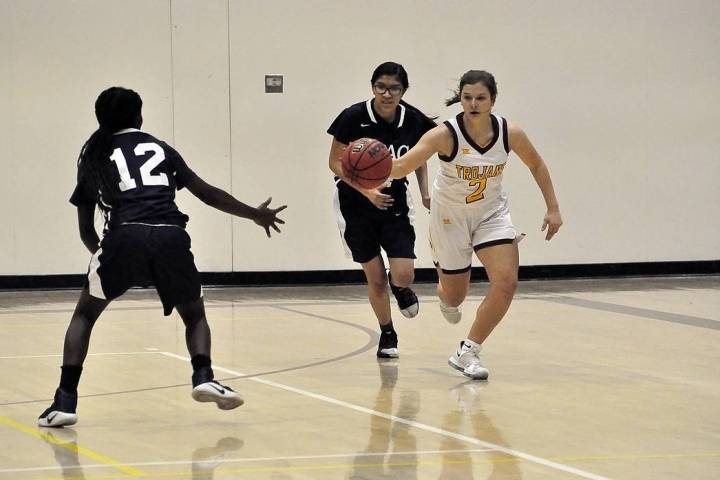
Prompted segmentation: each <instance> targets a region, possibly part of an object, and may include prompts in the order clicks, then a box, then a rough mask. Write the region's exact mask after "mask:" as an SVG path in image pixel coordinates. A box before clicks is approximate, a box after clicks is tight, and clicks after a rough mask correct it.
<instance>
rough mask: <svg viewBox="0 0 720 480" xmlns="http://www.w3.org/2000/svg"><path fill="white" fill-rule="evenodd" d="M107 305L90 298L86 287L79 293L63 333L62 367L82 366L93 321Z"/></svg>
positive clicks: (106, 302)
mask: <svg viewBox="0 0 720 480" xmlns="http://www.w3.org/2000/svg"><path fill="white" fill-rule="evenodd" d="M109 303H110V301H109V300H103V299H100V298H95V297H93V296H91V295H90V292H88V289H87V287H85V288H84V289H83V290H82V292H80V298H79V299H78V303H77V306H76V307H75V312H74V313H73V316H72V318H71V319H70V325H68V328H67V331H66V332H65V346H64V348H63V365H75V366H78V367H81V366H82V365H83V363H84V362H85V357H86V356H87V352H88V347H89V345H90V334H91V333H92V329H93V327H94V326H95V321H96V320H97V319H98V317H99V316H100V314H101V313H102V312H103V310H105V307H107V306H108V304H109Z"/></svg>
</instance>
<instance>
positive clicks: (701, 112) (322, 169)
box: [0, 0, 720, 275]
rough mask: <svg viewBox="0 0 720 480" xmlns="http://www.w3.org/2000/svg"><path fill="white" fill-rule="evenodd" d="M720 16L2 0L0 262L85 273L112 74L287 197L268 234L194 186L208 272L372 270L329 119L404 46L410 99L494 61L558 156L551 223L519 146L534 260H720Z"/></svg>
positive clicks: (501, 100) (196, 229) (503, 106)
mask: <svg viewBox="0 0 720 480" xmlns="http://www.w3.org/2000/svg"><path fill="white" fill-rule="evenodd" d="M718 21H720V4H718V3H717V2H715V1H711V0H706V1H701V0H696V1H688V2H675V1H649V0H643V1H633V2H621V1H601V2H593V1H584V0H583V1H570V0H567V1H562V0H557V1H552V2H531V1H529V0H525V1H513V2H489V1H477V0H473V1H470V0H467V1H459V0H458V1H451V2H441V1H429V0H427V1H410V0H401V1H394V2H388V1H365V2H349V1H319V0H316V1H304V2H296V1H292V0H276V1H261V0H230V1H227V0H206V1H202V2H201V1H197V0H172V1H169V0H165V1H160V0H152V1H148V0H135V1H125V2H121V3H117V2H111V1H104V0H103V1H99V0H96V1H93V0H85V1H70V0H0V73H1V75H0V112H2V113H0V132H2V133H0V165H2V167H3V168H2V171H3V173H4V175H2V176H1V177H0V202H1V203H0V215H1V216H2V219H3V224H4V225H5V228H4V229H3V230H2V231H0V251H2V252H3V255H1V256H0V275H16V274H50V273H79V272H82V271H84V269H85V266H86V264H87V260H88V255H87V253H86V252H85V251H84V249H83V247H82V244H81V243H80V240H79V238H78V235H77V232H76V224H75V222H76V220H75V213H74V210H73V208H72V207H71V205H70V204H68V203H67V198H68V196H69V194H70V192H71V191H72V188H73V182H74V176H75V159H76V157H77V153H78V151H79V148H80V146H81V145H82V143H83V142H84V140H85V139H86V138H87V136H88V135H89V134H90V133H91V132H92V130H93V129H94V128H95V120H94V116H93V112H92V105H93V101H94V99H95V97H96V96H97V94H98V93H99V92H100V91H101V90H102V89H103V88H105V87H107V86H110V85H123V86H127V87H131V88H134V89H136V90H137V91H138V92H140V94H141V95H142V96H143V99H144V102H145V108H144V116H145V126H144V128H145V130H147V131H149V132H151V133H154V134H155V135H157V136H158V137H160V138H163V139H165V140H167V141H168V142H171V143H173V144H174V145H175V146H176V147H177V148H178V149H179V150H180V152H181V153H182V154H183V155H184V157H185V158H186V160H187V161H188V163H189V164H190V165H191V166H192V167H193V168H194V169H195V170H196V172H197V173H198V174H200V175H201V176H202V177H203V178H205V179H206V180H208V181H210V182H211V183H214V184H215V185H217V186H219V187H221V188H225V189H227V190H229V191H232V193H233V194H235V195H236V196H237V197H238V198H240V199H241V200H244V201H247V202H248V203H253V204H256V203H259V202H260V201H262V200H264V199H265V198H266V197H267V196H270V195H272V196H273V199H274V203H277V202H281V203H287V204H288V205H289V208H288V210H287V212H286V213H285V214H284V217H285V219H286V220H287V225H286V226H285V228H284V232H283V234H282V235H280V236H277V237H274V238H273V239H271V240H267V239H266V238H265V234H264V232H263V231H262V230H260V229H259V228H257V227H255V226H254V225H253V224H251V223H250V222H248V221H244V220H237V219H230V218H229V217H228V216H227V215H224V214H222V213H220V212H216V211H213V210H212V209H210V208H208V207H206V206H204V205H202V204H201V203H200V202H199V201H198V200H197V199H194V198H193V197H192V196H191V195H190V194H189V193H186V192H181V193H180V194H179V195H178V203H179V204H180V206H181V208H182V209H183V210H184V211H186V212H187V213H188V214H189V215H190V217H191V222H190V227H189V230H190V233H191V235H192V237H193V250H194V252H195V256H196V259H197V261H198V266H199V267H200V268H201V269H202V270H206V271H230V270H238V271H243V270H271V271H272V270H314V269H346V268H355V267H354V265H353V264H352V263H351V262H350V261H349V260H347V259H345V258H344V256H343V252H342V248H341V245H340V241H339V234H338V231H337V228H336V226H335V220H334V216H333V211H332V194H333V188H334V186H333V182H332V177H331V174H330V172H329V170H328V169H327V153H328V150H329V145H330V137H329V136H328V135H327V134H326V133H325V130H326V129H327V127H328V125H329V123H330V122H331V121H332V120H333V118H334V117H335V115H337V113H339V111H340V110H341V109H342V108H344V107H345V106H347V105H349V104H351V103H354V102H356V101H360V100H363V99H365V98H367V97H368V96H369V95H370V89H369V77H370V74H371V72H372V69H373V68H374V67H375V66H376V65H377V64H378V63H380V62H382V61H385V60H389V59H392V60H397V61H400V62H401V63H403V64H404V65H405V66H406V68H407V69H408V71H409V74H410V84H411V88H410V91H409V92H408V93H407V95H406V97H405V98H406V100H408V101H409V102H410V103H413V104H415V105H417V106H418V107H420V108H422V109H423V110H425V111H426V112H427V113H429V114H433V115H439V116H440V117H441V119H442V118H446V117H448V116H450V115H452V114H453V113H454V112H456V111H457V109H458V107H457V106H456V107H453V108H445V107H444V106H443V104H442V101H443V99H444V98H445V97H446V96H448V94H449V92H450V89H452V88H453V87H454V85H455V84H456V82H457V79H458V78H459V76H460V75H461V74H462V73H463V72H464V71H465V70H468V69H470V68H485V69H488V70H490V71H492V72H493V73H495V75H496V77H497V79H498V83H499V90H500V94H499V97H498V102H497V104H496V111H497V112H498V113H500V114H502V115H506V116H507V117H508V118H509V119H510V120H511V121H514V122H516V123H518V124H520V125H521V126H522V127H523V128H524V129H525V130H526V131H527V132H528V134H529V135H530V137H531V138H532V139H533V141H534V143H535V144H536V146H537V147H538V149H539V150H540V152H541V153H542V154H543V155H544V157H545V158H546V160H547V161H548V163H549V165H550V168H551V172H552V174H553V178H554V181H555V184H556V188H557V191H558V196H559V198H560V201H561V206H562V211H563V215H564V217H565V221H566V225H565V227H564V228H563V230H562V231H561V234H560V235H559V236H558V237H557V239H556V240H553V242H551V243H550V244H547V243H545V242H544V241H543V240H542V235H541V233H540V232H539V226H540V223H541V221H542V215H543V212H544V205H543V202H542V199H541V196H540V193H539V191H538V190H537V187H536V186H535V184H534V182H533V181H532V178H531V177H530V175H529V173H528V172H527V169H526V168H525V167H524V166H523V165H522V164H521V162H519V161H518V159H517V158H516V157H512V158H511V163H510V165H509V168H508V169H506V188H507V190H508V192H509V194H510V198H511V208H512V211H513V218H514V220H515V223H516V225H517V226H518V227H519V228H520V229H521V230H523V231H525V232H528V234H529V235H528V238H527V239H526V240H525V242H523V244H522V249H521V250H522V253H521V255H522V263H523V264H524V265H539V264H564V263H570V264H572V263H596V262H597V263H605V262H635V261H637V262H642V261H673V260H711V259H717V258H720V242H718V241H717V237H718V234H720V220H718V215H717V214H714V213H713V210H714V208H715V207H716V206H717V205H718V204H720V189H718V187H717V181H718V179H720V158H719V157H720V154H719V153H718V148H717V147H718V145H720V133H718V129H717V127H716V125H717V124H718V123H719V121H720V113H719V112H718V109H717V105H718V92H720V81H719V80H718V78H720V57H718V55H717V54H716V53H715V48H716V46H717V45H718V44H720V33H719V32H718V29H717V28H716V25H717V24H718ZM267 73H281V74H284V75H285V81H286V85H285V93H283V94H265V93H263V81H264V75H265V74H267ZM436 162H437V160H432V161H431V164H430V166H431V171H434V169H435V168H436V165H437V164H436ZM411 182H412V183H413V184H414V182H415V181H414V179H412V180H411ZM413 192H415V193H417V188H416V187H415V186H413ZM417 203H418V204H419V202H417ZM418 214H419V215H418V223H417V231H418V248H417V253H418V257H419V259H418V265H419V266H423V267H428V266H431V261H430V253H429V249H428V247H427V245H426V239H427V233H426V230H427V223H428V222H427V214H426V213H425V212H423V211H422V207H420V208H419V211H418Z"/></svg>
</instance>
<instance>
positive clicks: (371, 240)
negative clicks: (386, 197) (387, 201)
mask: <svg viewBox="0 0 720 480" xmlns="http://www.w3.org/2000/svg"><path fill="white" fill-rule="evenodd" d="M343 213H344V214H343V215H341V216H340V217H339V218H338V226H339V228H340V234H341V235H342V239H343V243H344V246H345V250H346V253H349V256H352V259H353V261H355V262H357V263H365V262H369V261H370V260H372V259H373V258H375V257H377V256H378V255H380V249H382V250H385V253H386V255H387V256H388V258H412V259H415V258H416V257H415V229H414V228H413V226H412V223H411V222H410V218H409V217H408V215H407V214H400V215H394V214H392V213H391V214H389V215H363V214H362V213H356V212H353V213H351V212H348V211H345V212H343Z"/></svg>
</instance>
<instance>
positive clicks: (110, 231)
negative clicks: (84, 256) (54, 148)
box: [38, 87, 285, 427]
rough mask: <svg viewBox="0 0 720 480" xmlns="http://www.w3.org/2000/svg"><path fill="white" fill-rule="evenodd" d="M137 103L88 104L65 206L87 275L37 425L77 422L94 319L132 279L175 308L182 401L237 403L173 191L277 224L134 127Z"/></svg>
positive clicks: (110, 98) (111, 94) (119, 96)
mask: <svg viewBox="0 0 720 480" xmlns="http://www.w3.org/2000/svg"><path fill="white" fill-rule="evenodd" d="M141 109H142V100H141V98H140V96H139V95H138V94H137V93H136V92H134V91H132V90H128V89H125V88H121V87H112V88H109V89H107V90H105V91H104V92H102V93H101V94H100V96H98V98H97V100H96V102H95V116H96V117H97V120H98V123H99V128H98V130H96V131H95V132H94V133H93V134H92V136H90V138H89V139H88V141H87V142H86V143H85V145H84V146H83V148H82V151H81V152H80V157H79V159H78V181H77V186H76V187H75V191H74V192H73V194H72V197H71V198H70V202H71V203H72V204H73V205H75V206H76V207H77V212H78V222H79V228H80V238H81V239H82V242H83V243H84V244H85V246H86V247H87V249H88V250H89V251H90V253H92V259H91V260H90V266H89V269H88V279H87V282H86V285H85V287H84V288H83V290H82V292H81V294H80V299H79V300H78V304H77V307H76V308H75V313H74V314H73V316H72V319H71V320H70V325H69V326H68V329H67V332H66V334H65V345H64V350H63V364H62V373H61V375H60V386H59V387H58V388H57V390H56V391H55V398H54V401H53V403H52V405H51V406H50V407H49V408H48V409H46V410H45V411H44V412H43V413H42V415H40V418H39V419H38V424H39V425H40V426H43V427H61V426H64V425H73V424H74V423H76V422H77V414H76V406H77V386H78V383H79V382H80V374H81V372H82V365H83V362H84V361H85V356H86V355H87V351H88V344H89V341H90V334H91V332H92V328H93V326H94V325H95V321H96V320H97V318H98V317H99V316H100V314H101V313H102V311H103V310H104V309H105V307H107V305H108V304H109V303H110V301H111V300H113V299H115V298H117V297H119V296H120V295H122V294H123V293H125V292H126V291H127V289H128V288H130V287H132V286H135V285H146V284H148V283H149V282H152V283H154V285H155V287H156V289H157V292H158V294H159V296H160V300H161V301H162V305H163V310H164V313H165V315H170V313H171V312H172V310H173V308H175V309H177V311H178V313H179V314H180V317H181V318H182V320H183V322H184V324H185V340H186V343H187V348H188V351H189V352H190V356H191V363H192V367H193V375H192V384H193V390H192V397H193V398H194V399H195V400H197V401H200V402H215V403H217V406H218V407H219V408H221V409H223V410H229V409H232V408H236V407H238V406H240V405H242V403H243V400H242V398H241V397H240V395H239V394H238V393H236V392H234V391H233V390H232V389H231V388H230V387H227V386H225V385H221V384H219V383H218V382H216V381H215V380H214V375H213V371H212V367H211V361H210V328H209V326H208V324H207V320H206V319H205V307H204V304H203V298H202V291H201V287H200V276H199V274H198V271H197V269H196V268H195V262H194V259H193V255H192V253H191V252H190V237H189V236H188V234H187V232H186V231H185V225H186V223H187V221H188V217H187V215H185V214H183V213H182V212H180V210H178V208H177V206H176V205H175V190H179V189H181V188H183V187H187V189H188V190H190V192H191V193H192V194H193V195H195V196H196V197H198V198H199V199H200V200H202V201H203V202H205V203H206V204H208V205H210V206H211V207H214V208H217V209H218V210H221V211H223V212H226V213H229V214H231V215H235V216H238V217H243V218H248V219H251V220H253V221H254V222H255V223H256V224H258V225H260V226H261V227H262V228H264V229H265V232H266V234H267V236H268V237H269V236H270V228H272V229H274V230H275V231H277V232H280V229H279V228H278V226H277V224H282V223H285V222H283V221H282V220H280V219H279V218H278V217H277V213H278V212H280V211H281V210H283V209H285V206H282V207H279V208H268V205H269V204H270V199H267V200H266V201H265V202H263V203H262V204H260V206H259V207H257V208H253V207H251V206H248V205H246V204H244V203H242V202H240V201H238V200H236V199H235V198H234V197H233V196H232V195H230V194H228V193H227V192H225V191H223V190H220V189H219V188H216V187H214V186H212V185H209V184H207V183H205V182H204V181H203V180H202V179H201V178H200V177H198V176H197V175H196V174H195V173H194V172H193V171H192V170H191V169H190V168H189V167H188V166H187V164H186V163H185V161H184V160H183V158H182V157H181V156H180V154H179V153H178V152H177V151H175V150H174V149H173V148H172V147H171V146H169V145H168V144H166V143H165V142H162V141H160V140H158V139H157V138H155V137H153V136H152V135H150V134H148V133H145V132H141V131H140V130H139V128H140V126H141V125H142V115H141ZM96 205H97V206H98V207H99V208H100V210H101V211H102V212H103V214H104V217H105V228H104V232H103V233H104V235H103V238H102V240H100V238H99V237H98V235H97V232H96V231H95V225H94V222H93V219H94V214H95V206H96Z"/></svg>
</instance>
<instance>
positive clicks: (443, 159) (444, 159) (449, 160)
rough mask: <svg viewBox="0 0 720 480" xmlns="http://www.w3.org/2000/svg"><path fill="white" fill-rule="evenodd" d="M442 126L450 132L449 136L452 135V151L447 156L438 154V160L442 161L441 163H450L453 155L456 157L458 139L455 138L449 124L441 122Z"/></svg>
mask: <svg viewBox="0 0 720 480" xmlns="http://www.w3.org/2000/svg"><path fill="white" fill-rule="evenodd" d="M443 125H445V126H446V127H447V129H448V130H450V135H452V139H453V149H452V153H451V154H450V155H449V156H445V155H440V154H438V158H439V159H440V160H442V161H443V162H452V161H453V159H454V158H455V155H457V151H458V137H457V133H456V132H455V129H454V128H453V126H452V125H451V124H450V122H448V121H447V120H445V121H444V122H443Z"/></svg>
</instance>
